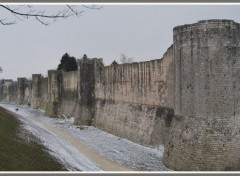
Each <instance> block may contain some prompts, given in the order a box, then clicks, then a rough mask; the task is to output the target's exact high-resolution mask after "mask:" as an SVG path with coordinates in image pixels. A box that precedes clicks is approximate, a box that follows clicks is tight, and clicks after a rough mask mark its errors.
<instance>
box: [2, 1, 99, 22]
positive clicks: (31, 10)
mask: <svg viewBox="0 0 240 176" xmlns="http://www.w3.org/2000/svg"><path fill="white" fill-rule="evenodd" d="M64 7H65V8H64V9H62V10H59V11H57V12H56V13H50V12H47V11H45V10H38V9H36V6H31V5H18V6H9V5H3V4H0V8H2V9H3V10H6V11H8V12H9V13H10V14H11V15H12V17H13V18H12V19H10V18H0V23H1V24H2V25H13V24H16V23H17V21H23V19H30V18H34V19H36V20H37V21H38V22H40V23H41V24H43V25H46V26H47V25H49V24H50V23H52V22H55V21H56V20H58V19H66V18H69V17H73V16H75V17H80V16H81V15H82V14H83V13H84V12H85V10H86V9H94V10H100V9H101V8H102V6H96V5H91V6H86V5H79V6H77V5H66V6H64Z"/></svg>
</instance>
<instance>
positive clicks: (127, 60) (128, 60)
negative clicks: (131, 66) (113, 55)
mask: <svg viewBox="0 0 240 176" xmlns="http://www.w3.org/2000/svg"><path fill="white" fill-rule="evenodd" d="M133 61H134V59H133V58H132V57H127V56H126V55H125V54H121V55H120V62H121V63H122V64H126V63H132V62H133Z"/></svg>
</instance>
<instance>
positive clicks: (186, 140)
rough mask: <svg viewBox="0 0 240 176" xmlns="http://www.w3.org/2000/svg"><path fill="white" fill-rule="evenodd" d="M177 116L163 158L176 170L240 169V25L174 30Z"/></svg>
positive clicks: (216, 22)
mask: <svg viewBox="0 0 240 176" xmlns="http://www.w3.org/2000/svg"><path fill="white" fill-rule="evenodd" d="M173 47H174V56H173V57H174V67H175V91H174V92H175V105H174V112H175V117H174V119H173V121H172V125H171V129H170V134H169V135H170V137H169V141H168V142H167V146H166V152H165V154H164V164H165V165H166V166H167V167H169V168H172V169H174V170H236V169H240V162H239V161H240V153H239V151H240V106H239V105H240V24H238V23H235V22H234V21H231V20H205V21H199V22H198V23H196V24H192V25H184V26H177V27H175V28H174V44H173Z"/></svg>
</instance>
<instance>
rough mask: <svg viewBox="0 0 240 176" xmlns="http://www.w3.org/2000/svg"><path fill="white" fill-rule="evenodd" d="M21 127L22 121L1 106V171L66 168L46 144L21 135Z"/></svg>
mask: <svg viewBox="0 0 240 176" xmlns="http://www.w3.org/2000/svg"><path fill="white" fill-rule="evenodd" d="M19 128H20V122H19V121H18V120H17V119H16V118H15V117H14V116H13V115H12V114H11V113H9V112H8V111H6V110H5V109H3V108H1V107H0V171H63V170H65V169H64V167H63V166H62V165H61V164H60V163H58V162H57V161H56V160H55V159H54V158H53V157H51V156H50V154H49V153H48V152H47V151H46V148H44V146H42V145H40V144H38V143H37V142H35V141H34V140H30V141H28V142H26V141H25V140H24V139H22V138H21V137H19V135H18V134H17V133H18V132H19ZM29 135H30V134H29Z"/></svg>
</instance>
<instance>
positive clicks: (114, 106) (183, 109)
mask: <svg viewBox="0 0 240 176" xmlns="http://www.w3.org/2000/svg"><path fill="white" fill-rule="evenodd" d="M173 39H174V40H173V45H172V46H170V47H169V49H168V50H167V52H166V53H165V54H164V56H163V58H162V59H156V60H151V61H147V62H140V63H130V64H119V65H112V66H104V65H103V64H102V61H101V59H86V58H83V59H80V60H78V70H77V71H73V72H67V73H65V72H61V71H57V70H49V71H48V77H47V78H44V77H42V76H41V75H39V74H34V75H32V81H30V80H27V79H26V78H18V82H17V83H15V82H13V81H6V82H5V83H2V84H0V99H1V100H2V101H6V102H16V103H18V104H29V105H31V106H32V107H33V108H41V109H43V110H45V112H46V114H47V115H48V116H50V117H57V116H58V117H61V116H62V115H63V114H64V115H67V114H69V115H71V116H74V117H75V123H76V124H81V125H93V126H95V127H97V128H99V129H102V130H104V131H107V132H110V133H112V134H115V135H117V136H121V137H124V138H127V139H129V140H132V141H134V142H137V143H140V144H144V145H150V146H157V145H159V144H163V145H164V146H165V152H164V157H163V163H164V164H165V165H166V166H167V167H169V168H171V169H174V170H239V169H240V162H239V161H240V154H239V152H238V151H239V150H240V106H239V105H240V101H239V100H240V93H239V92H240V24H238V23H235V22H234V21H231V20H205V21H199V22H198V23H195V24H191V25H183V26H177V27H175V28H174V30H173Z"/></svg>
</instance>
